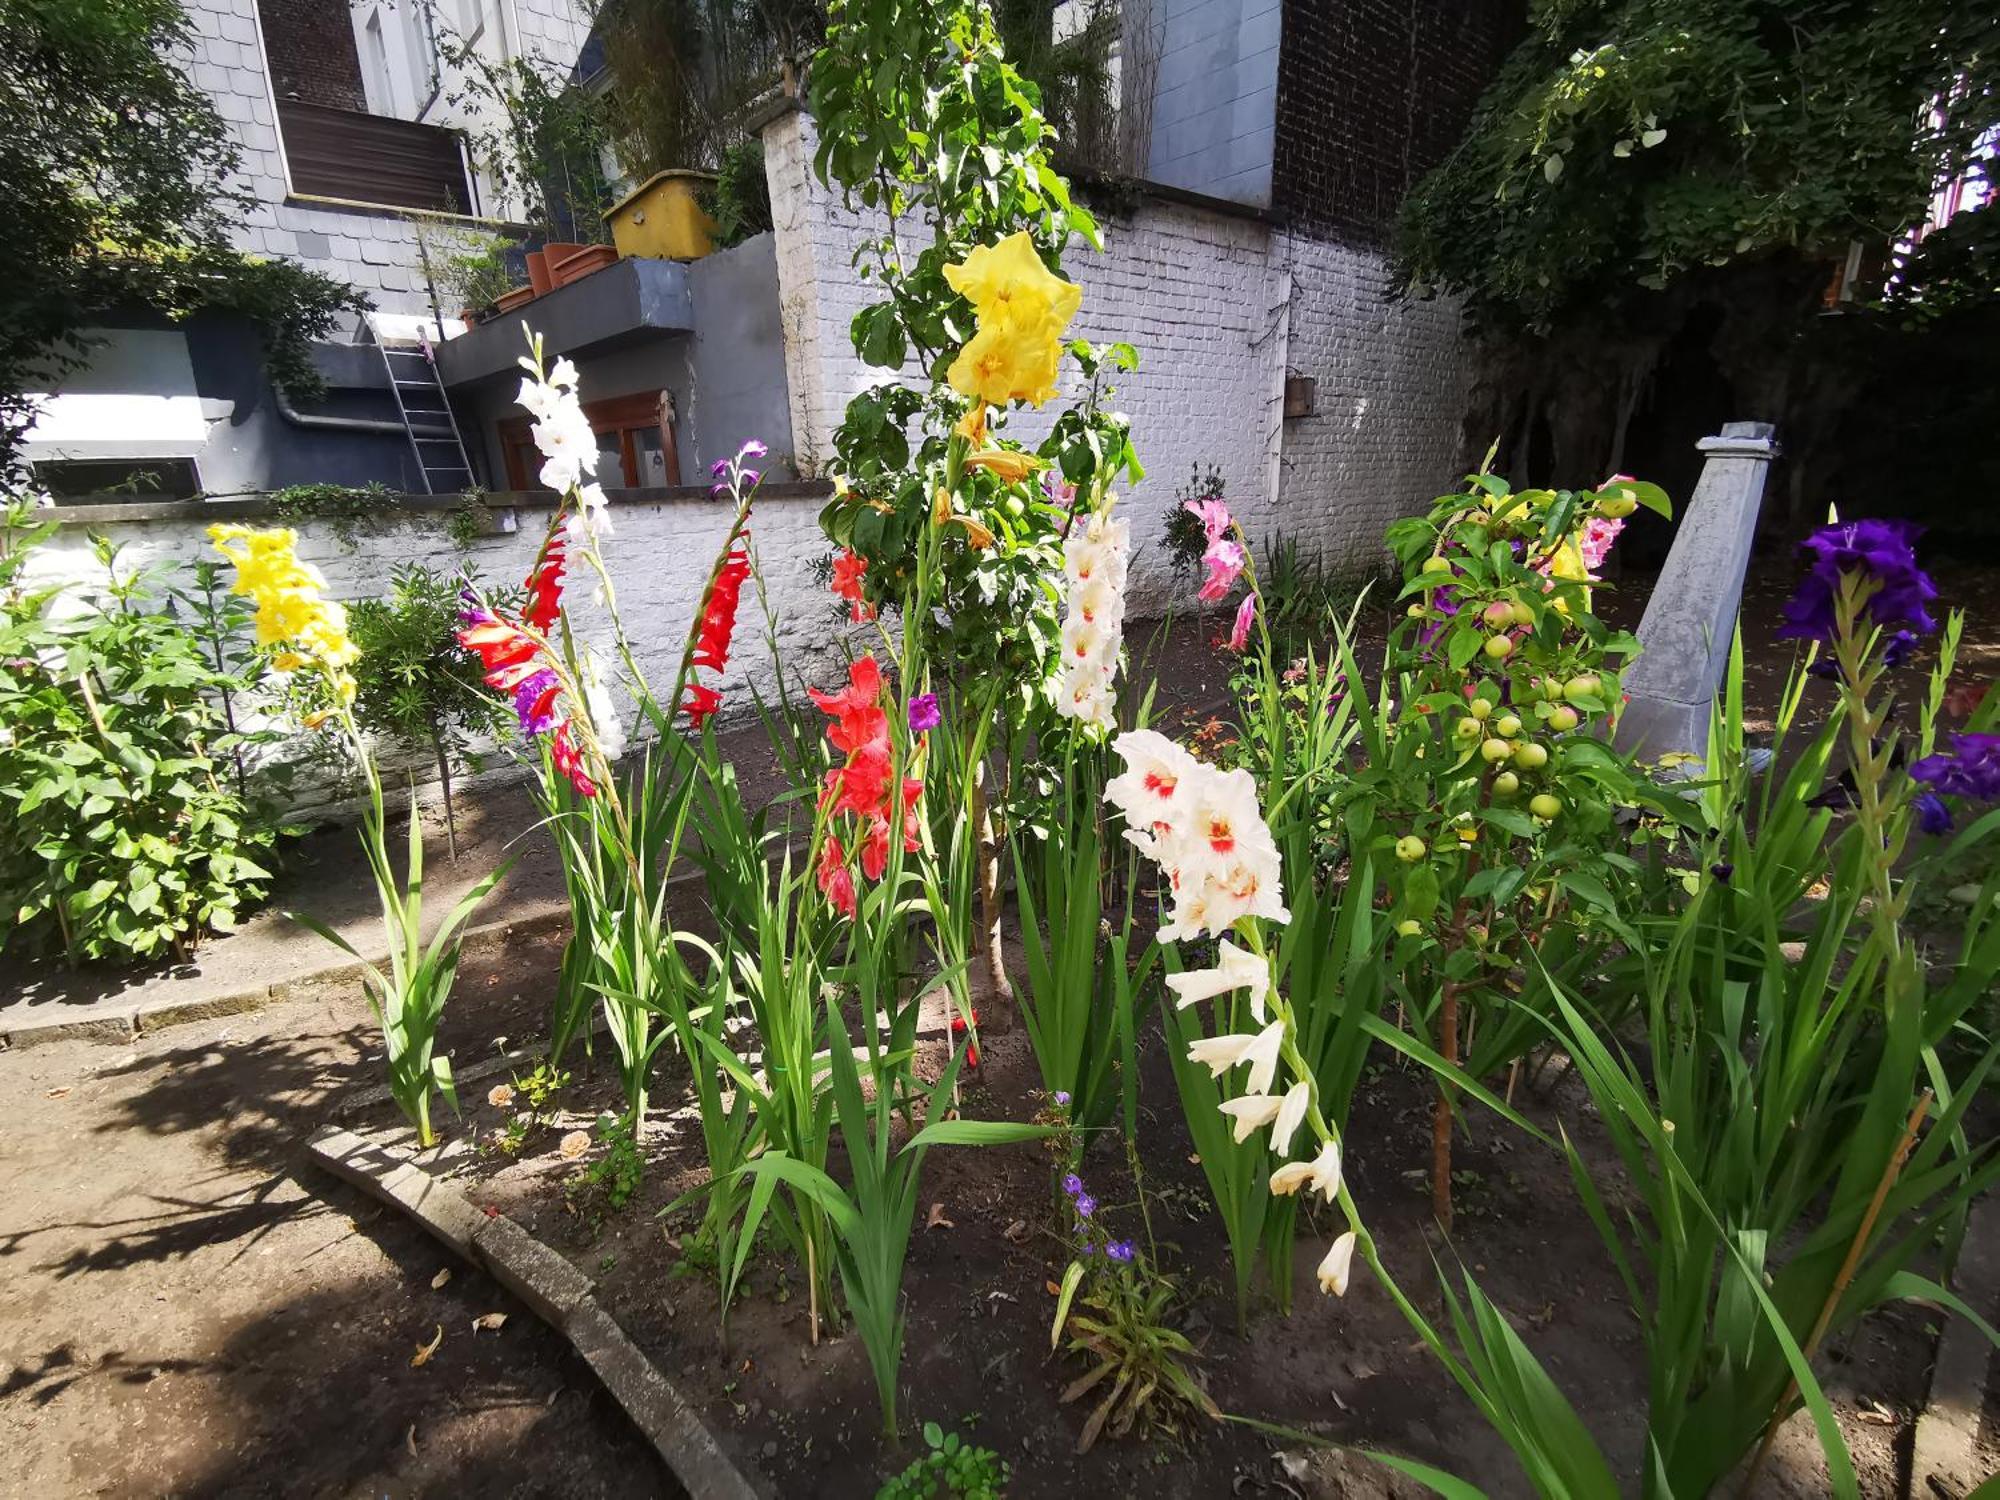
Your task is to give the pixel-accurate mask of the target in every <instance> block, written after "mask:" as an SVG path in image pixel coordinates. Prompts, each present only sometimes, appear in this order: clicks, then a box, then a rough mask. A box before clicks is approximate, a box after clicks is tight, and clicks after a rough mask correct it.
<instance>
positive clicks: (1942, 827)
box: [1910, 792, 1951, 837]
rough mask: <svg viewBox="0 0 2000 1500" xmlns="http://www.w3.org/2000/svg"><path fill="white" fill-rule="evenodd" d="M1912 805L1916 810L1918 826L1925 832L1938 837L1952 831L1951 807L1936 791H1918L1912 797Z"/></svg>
mask: <svg viewBox="0 0 2000 1500" xmlns="http://www.w3.org/2000/svg"><path fill="white" fill-rule="evenodd" d="M1910 806H1911V807H1912V808H1914V809H1915V810H1916V814H1917V827H1919V828H1921V829H1923V831H1924V832H1925V833H1928V834H1930V835H1931V836H1932V837H1936V836H1937V835H1939V834H1943V833H1950V832H1951V809H1950V808H1948V807H1946V806H1945V805H1944V798H1942V797H1940V796H1939V795H1938V794H1937V793H1936V792H1918V793H1917V795H1916V796H1915V797H1913V798H1911V799H1910Z"/></svg>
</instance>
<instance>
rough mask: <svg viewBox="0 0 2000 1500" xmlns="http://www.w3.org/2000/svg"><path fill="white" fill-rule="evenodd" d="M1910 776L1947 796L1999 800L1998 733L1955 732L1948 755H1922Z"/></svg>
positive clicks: (1975, 799) (1999, 759) (1999, 737)
mask: <svg viewBox="0 0 2000 1500" xmlns="http://www.w3.org/2000/svg"><path fill="white" fill-rule="evenodd" d="M1910 776H1911V778H1912V779H1913V780H1916V781H1921V782H1923V783H1924V784H1925V785H1926V786H1928V787H1929V788H1930V789H1931V790H1932V791H1933V792H1942V793H1944V794H1945V795H1947V796H1951V797H1970V798H1972V799H1973V800H1974V801H1977V802H1994V801H2000V734H1955V735H1953V736H1952V737H1951V751H1950V753H1949V754H1945V753H1942V752H1940V753H1939V754H1936V755H1926V756H1925V757H1924V758H1923V759H1922V760H1920V761H1918V762H1917V763H1916V764H1915V765H1913V766H1911V767H1910Z"/></svg>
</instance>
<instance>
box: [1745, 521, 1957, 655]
mask: <svg viewBox="0 0 2000 1500" xmlns="http://www.w3.org/2000/svg"><path fill="white" fill-rule="evenodd" d="M1922 531H1923V528H1922V527H1921V526H1918V525H1917V524H1916V523H1915V522H1913V521H1892V520H1882V519H1879V518H1874V517H1871V518H1869V519H1867V520H1862V521H1843V522H1841V523H1839V524H1837V525H1833V526H1822V527H1821V528H1820V529H1819V530H1818V531H1816V532H1814V533H1813V534H1812V535H1811V536H1809V537H1807V538H1806V539H1805V542H1804V543H1803V544H1802V546H1801V549H1800V550H1802V551H1803V552H1805V553H1806V554H1807V555H1808V556H1809V557H1810V558H1811V560H1812V564H1811V571H1810V572H1809V573H1807V574H1806V577H1805V580H1804V582H1802V583H1801V584H1800V585H1799V591H1798V592H1797V593H1796V594H1794V595H1793V596H1792V598H1791V601H1790V602H1789V603H1787V604H1786V605H1785V623H1784V624H1783V625H1782V626H1780V627H1779V628H1778V635H1779V637H1780V638H1782V639H1790V640H1800V641H1821V642H1825V643H1828V644H1831V643H1832V640H1833V623H1834V601H1835V599H1836V597H1837V596H1838V594H1839V590H1840V581H1841V578H1842V577H1843V575H1845V574H1848V573H1858V574H1861V575H1862V576H1863V577H1865V578H1867V579H1870V580H1872V581H1873V582H1874V583H1875V585H1876V588H1875V592H1874V593H1872V594H1870V595H1869V597H1868V603H1867V605H1866V607H1865V610H1866V613H1867V615H1868V617H1869V618H1870V619H1871V620H1873V621H1874V622H1875V624H1877V625H1879V626H1880V627H1881V628H1882V629H1884V630H1888V631H1895V630H1897V629H1898V628H1899V627H1903V626H1907V627H1908V628H1909V629H1910V630H1913V631H1916V632H1918V633H1919V634H1926V633H1928V632H1930V631H1933V630H1935V629H1937V621H1936V620H1934V619H1932V618H1931V616H1930V612H1929V610H1928V609H1926V608H1925V606H1926V605H1928V604H1929V603H1930V601H1931V600H1933V599H1935V598H1936V597H1937V585H1936V584H1934V583H1932V582H1931V579H1930V575H1929V574H1928V573H1926V572H1924V570H1923V569H1922V568H1920V567H1918V566H1917V553H1916V545H1915V544H1916V539H1917V537H1918V536H1919V535H1920V534H1921V533H1922ZM1890 648H1891V650H1898V649H1900V650H1901V651H1903V652H1907V651H1908V650H1909V643H1907V642H1904V643H1900V645H1899V643H1898V642H1897V641H1895V640H1893V639H1892V640H1891V642H1890Z"/></svg>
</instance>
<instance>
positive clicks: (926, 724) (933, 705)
mask: <svg viewBox="0 0 2000 1500" xmlns="http://www.w3.org/2000/svg"><path fill="white" fill-rule="evenodd" d="M943 722H944V715H943V714H942V713H941V712H939V711H938V701H937V694H936V693H918V694H917V695H916V696H915V697H914V698H912V699H911V700H910V733H911V734H922V733H923V732H924V731H925V730H926V729H935V728H937V727H938V725H940V724H942V723H943Z"/></svg>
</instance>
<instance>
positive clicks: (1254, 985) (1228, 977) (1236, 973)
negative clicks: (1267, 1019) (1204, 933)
mask: <svg viewBox="0 0 2000 1500" xmlns="http://www.w3.org/2000/svg"><path fill="white" fill-rule="evenodd" d="M1216 957H1217V958H1218V959H1219V960H1220V962H1219V963H1217V964H1216V966H1215V967H1214V968H1212V969H1194V970H1191V971H1189V972H1188V973H1186V974H1169V975H1168V976H1167V988H1168V989H1170V990H1172V991H1173V992H1174V994H1175V996H1176V997H1177V998H1176V999H1175V1002H1174V1003H1175V1007H1176V1008H1177V1009H1179V1010H1186V1009H1187V1008H1188V1007H1189V1006H1190V1005H1193V1004H1194V1003H1195V1002H1197V1001H1200V1000H1213V999H1214V998H1215V997H1216V996H1217V995H1222V994H1227V993H1228V992H1229V991H1231V990H1248V991H1249V992H1250V1014H1251V1015H1253V1016H1255V1017H1256V1018H1257V1020H1258V1021H1259V1022H1260V1023H1261V1022H1262V1021H1263V1019H1264V996H1265V995H1266V994H1267V993H1269V991H1270V988H1271V969H1270V965H1268V964H1266V963H1265V962H1264V960H1263V959H1261V958H1259V957H1258V956H1257V955H1256V954H1254V953H1250V952H1247V951H1245V950H1244V949H1242V948H1239V947H1237V946H1236V945H1235V944H1234V943H1232V942H1230V941H1229V939H1228V938H1224V939H1223V940H1222V942H1221V943H1220V944H1219V945H1218V947H1217V948H1216Z"/></svg>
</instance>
